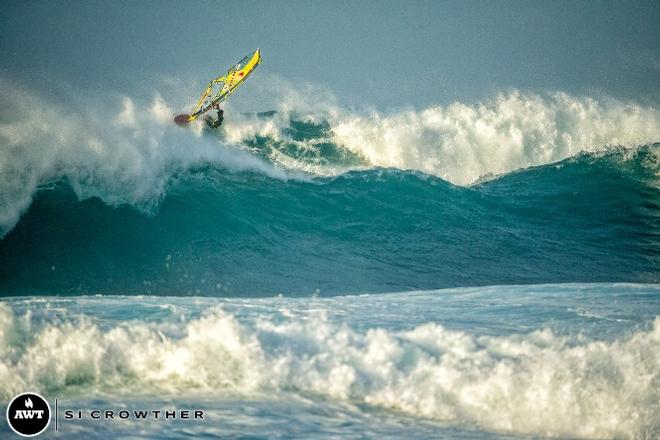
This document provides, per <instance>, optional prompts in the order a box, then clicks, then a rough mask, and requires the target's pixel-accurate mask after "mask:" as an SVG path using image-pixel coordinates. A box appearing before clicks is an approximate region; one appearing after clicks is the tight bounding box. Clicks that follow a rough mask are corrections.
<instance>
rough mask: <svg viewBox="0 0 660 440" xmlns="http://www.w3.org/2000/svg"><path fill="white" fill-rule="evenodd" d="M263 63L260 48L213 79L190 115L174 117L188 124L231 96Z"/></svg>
mask: <svg viewBox="0 0 660 440" xmlns="http://www.w3.org/2000/svg"><path fill="white" fill-rule="evenodd" d="M260 63H261V53H260V52H259V49H257V50H255V51H254V52H252V53H250V54H248V55H246V56H245V57H243V59H242V60H240V61H239V62H238V63H236V64H234V65H233V66H232V67H231V68H230V69H229V70H228V71H227V73H225V74H224V75H222V76H219V77H217V78H216V79H214V80H212V81H211V82H210V83H209V85H208V86H207V87H206V90H204V93H202V96H201V97H200V98H199V100H198V101H197V105H196V106H195V109H194V110H193V111H192V113H191V114H190V115H178V116H177V117H176V118H174V121H175V122H176V123H177V124H187V123H189V122H192V121H194V120H195V119H196V118H197V117H198V116H199V115H202V114H204V113H206V112H207V111H209V110H210V109H211V108H212V107H213V106H214V105H215V104H219V103H221V102H222V101H224V100H225V99H227V98H228V97H229V95H231V94H232V93H234V91H235V90H236V89H237V88H238V87H239V86H240V85H241V84H243V82H244V81H245V80H246V79H247V77H248V76H250V74H251V73H252V71H253V70H254V69H255V68H256V67H257V66H258V65H259V64H260Z"/></svg>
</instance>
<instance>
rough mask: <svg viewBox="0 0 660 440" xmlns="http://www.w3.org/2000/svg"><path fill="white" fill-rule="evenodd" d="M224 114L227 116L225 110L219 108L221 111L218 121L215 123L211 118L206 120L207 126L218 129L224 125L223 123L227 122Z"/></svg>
mask: <svg viewBox="0 0 660 440" xmlns="http://www.w3.org/2000/svg"><path fill="white" fill-rule="evenodd" d="M224 114H225V112H224V110H222V109H221V108H219V109H218V119H217V120H215V121H214V120H213V119H212V118H210V117H209V118H206V119H205V121H206V125H208V126H209V127H211V128H218V127H220V126H221V125H222V121H224V120H225V116H224Z"/></svg>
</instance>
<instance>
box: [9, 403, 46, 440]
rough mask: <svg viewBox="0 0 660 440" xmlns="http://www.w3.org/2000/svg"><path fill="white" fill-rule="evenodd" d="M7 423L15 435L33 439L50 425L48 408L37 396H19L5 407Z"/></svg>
mask: <svg viewBox="0 0 660 440" xmlns="http://www.w3.org/2000/svg"><path fill="white" fill-rule="evenodd" d="M7 423H9V427H10V428H11V429H12V430H13V431H14V432H15V433H16V434H18V435H22V436H23V437H34V436H36V435H39V434H41V433H42V432H44V430H45V429H46V428H47V427H48V425H49V424H50V406H49V405H48V402H47V401H46V399H44V398H43V397H41V396H40V395H39V394H36V393H22V394H19V395H18V396H16V397H14V398H13V399H12V401H11V402H9V406H7Z"/></svg>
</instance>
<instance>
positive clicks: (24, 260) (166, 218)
mask: <svg viewBox="0 0 660 440" xmlns="http://www.w3.org/2000/svg"><path fill="white" fill-rule="evenodd" d="M657 153H658V147H657V146H652V147H645V148H640V149H637V150H634V151H630V150H615V151H611V152H608V153H603V154H597V155H593V154H584V155H581V156H577V157H575V158H572V159H568V160H566V161H563V162H560V163H557V164H552V165H546V166H541V167H537V168H533V169H528V170H524V171H520V172H516V173H512V174H508V175H506V176H503V177H500V178H497V179H494V180H490V181H486V182H484V183H481V184H477V185H474V186H471V187H459V186H454V185H451V184H449V183H447V182H445V181H443V180H441V179H438V178H435V177H432V176H428V175H425V174H421V173H418V172H408V171H399V170H393V169H372V170H365V171H359V172H358V171H355V172H349V173H346V174H342V175H340V176H338V177H335V178H316V179H313V180H311V181H300V180H278V179H273V178H271V177H268V176H265V175H263V174H259V173H247V172H238V173H237V172H230V171H228V170H227V169H225V168H221V167H218V166H216V165H211V164H207V165H204V166H198V167H195V168H192V169H189V170H187V171H185V172H181V173H179V174H175V175H174V176H173V177H172V178H171V180H170V181H169V183H168V185H167V187H166V190H165V192H166V196H165V197H164V199H163V200H162V202H161V203H160V205H159V206H158V207H157V208H156V209H155V210H154V211H153V212H151V213H150V214H145V213H144V212H141V211H139V210H136V209H134V208H133V207H131V206H128V205H119V206H116V207H113V206H109V205H107V204H106V203H104V202H103V201H102V200H101V199H99V198H96V197H93V198H89V199H83V200H80V199H79V197H78V196H77V195H76V192H75V191H74V188H72V186H71V185H70V184H68V183H66V182H63V181H60V182H58V183H55V184H52V185H50V186H48V187H43V188H41V189H40V190H39V191H38V192H37V194H36V196H35V199H34V202H33V203H32V206H31V207H30V209H29V210H28V212H27V213H26V214H25V215H24V216H23V217H22V219H21V221H20V222H19V223H18V224H17V226H16V227H15V228H14V229H13V230H12V231H11V232H10V233H9V234H8V235H7V236H6V237H5V238H4V239H3V240H2V242H0V261H2V266H1V267H0V289H1V290H2V292H3V293H4V294H28V293H32V294H34V293H42V294H55V293H59V294H62V293H83V292H84V293H97V292H98V293H135V294H143V293H144V294H147V293H151V294H204V295H248V296H249V295H272V294H277V293H286V294H312V293H314V292H321V293H322V294H326V293H327V294H333V293H346V292H376V291H393V290H409V289H422V288H438V287H443V286H457V285H468V284H472V285H478V284H493V283H537V282H568V281H639V282H656V281H658V280H659V278H658V267H659V263H660V261H659V258H660V257H659V255H660V253H659V252H658V231H660V227H659V226H660V225H659V213H658V205H657V202H658V199H657V194H658V193H657V190H658V186H657V183H658V180H657V176H656V173H657V169H658V168H657V167H658V156H657Z"/></svg>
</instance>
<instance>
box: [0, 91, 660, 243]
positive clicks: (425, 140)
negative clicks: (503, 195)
mask: <svg viewBox="0 0 660 440" xmlns="http://www.w3.org/2000/svg"><path fill="white" fill-rule="evenodd" d="M280 82H281V83H282V84H284V85H282V84H280V86H279V87H278V88H277V90H278V91H279V93H280V95H281V96H279V98H278V99H277V100H276V102H277V106H276V107H277V108H276V110H277V113H276V114H275V115H273V116H272V117H267V118H263V117H257V116H250V115H242V114H240V113H238V112H234V113H231V112H230V113H231V123H230V124H229V123H227V124H225V127H224V129H223V132H224V140H223V141H219V140H218V139H217V138H213V137H210V136H202V134H201V124H194V125H193V127H192V130H182V129H180V128H178V127H176V126H174V125H173V124H172V117H173V115H174V110H173V108H172V106H171V105H170V104H168V103H167V102H165V100H164V99H163V98H161V96H160V95H158V94H156V95H155V96H154V97H153V98H152V99H147V100H146V101H141V100H139V99H133V98H130V97H126V96H123V97H118V96H111V95H108V96H106V97H105V99H101V100H99V99H96V100H95V103H96V104H95V106H94V108H93V110H92V109H90V107H89V105H88V103H87V102H85V101H80V100H77V99H74V98H72V99H70V102H69V103H67V104H57V103H53V102H49V100H48V99H46V98H44V97H37V96H35V95H34V94H32V93H29V92H27V91H25V90H24V89H21V88H20V87H18V86H16V84H13V83H11V82H9V81H7V80H0V90H2V92H1V94H0V103H1V104H2V108H4V109H12V111H11V112H8V111H6V110H5V111H4V112H3V113H2V115H1V118H0V232H2V231H3V230H4V231H5V232H6V231H7V230H9V229H11V227H13V225H14V224H15V223H16V221H17V220H18V218H19V216H20V214H21V213H22V212H23V211H24V210H25V209H26V208H27V207H28V206H29V204H30V203H31V200H32V196H33V193H34V190H35V188H36V187H37V186H38V185H40V184H43V183H44V182H46V181H48V180H51V179H57V178H61V177H65V178H67V179H68V180H69V181H70V182H71V183H72V185H73V186H74V188H75V189H76V191H77V192H78V194H79V196H81V197H86V196H90V195H98V196H100V197H102V198H103V199H104V200H105V201H106V202H108V203H124V202H125V203H130V204H133V205H136V206H139V207H144V208H149V207H150V206H153V205H154V204H156V203H158V201H159V200H160V199H161V198H162V197H163V195H164V190H165V186H166V184H167V182H168V179H169V177H170V175H171V173H172V171H173V170H178V169H182V168H184V169H185V168H186V167H188V166H190V165H191V164H195V163H198V162H200V161H212V162H218V163H221V164H223V165H224V166H226V167H228V168H230V169H233V170H244V169H250V170H256V171H259V172H263V173H265V174H267V175H270V176H272V177H276V178H287V176H291V173H292V172H293V170H295V171H296V172H298V171H304V172H307V173H311V174H316V175H336V174H338V173H342V172H345V171H346V170H347V169H349V168H354V167H356V166H360V167H372V166H383V167H395V168H401V169H416V170H421V171H424V172H426V173H429V174H433V175H436V176H439V177H441V178H443V179H446V180H448V181H450V182H452V183H455V184H470V183H472V182H474V181H476V180H477V179H478V178H479V177H481V176H483V175H488V174H500V173H506V172H508V171H512V170H515V169H518V168H522V167H527V166H531V165H540V164H544V163H548V162H552V161H557V160H560V159H563V158H566V157H569V156H571V155H574V154H576V153H578V152H580V151H598V150H600V149H603V148H604V147H605V146H607V145H619V144H621V145H626V146H633V145H636V144H645V143H650V142H654V141H658V140H659V139H660V114H659V113H658V111H657V110H655V109H654V108H648V107H641V106H639V105H635V104H627V103H622V102H619V101H615V100H611V99H605V100H600V101H599V100H595V99H592V98H576V97H572V96H569V95H566V94H563V93H557V94H555V95H550V96H539V95H531V94H522V93H520V92H516V91H514V92H511V93H509V94H503V95H500V96H498V97H496V98H494V99H492V100H490V101H485V102H484V103H482V104H478V105H467V104H461V103H455V104H452V105H449V106H446V107H441V106H436V107H430V108H427V109H424V110H421V111H416V110H405V111H399V112H390V113H379V112H377V111H370V112H367V111H359V110H349V109H346V108H342V107H340V106H338V105H337V104H336V103H335V100H334V99H333V98H332V97H331V94H329V93H328V92H327V91H323V93H317V91H316V90H315V89H314V88H313V87H311V86H306V87H304V88H302V89H301V90H296V89H295V88H293V87H291V86H286V84H285V82H282V81H280ZM76 103H79V104H76ZM35 109H38V111H35ZM260 110H263V109H260ZM291 118H297V119H301V120H305V121H314V122H316V123H320V122H322V121H326V122H328V123H329V125H330V126H329V129H328V131H327V133H324V134H323V136H324V137H323V138H317V139H306V140H293V139H292V138H291V135H290V133H289V131H288V130H287V129H288V128H290V121H291ZM256 136H260V137H265V138H268V139H270V141H271V142H274V143H278V142H280V143H285V144H286V143H289V144H293V145H295V146H296V148H297V149H298V150H300V151H303V152H305V154H302V155H301V157H298V156H296V155H295V154H294V155H291V154H288V153H287V152H286V151H285V150H286V149H281V148H273V149H272V152H271V154H270V159H271V160H272V162H273V163H270V164H269V163H266V162H265V161H262V160H260V159H257V158H256V157H255V156H253V155H251V154H250V153H249V152H247V151H245V150H248V148H246V147H245V142H246V141H247V140H251V139H254V138H255V137H256ZM330 142H331V143H334V144H335V145H336V146H337V148H338V149H339V150H342V149H343V150H344V151H346V152H348V153H349V154H352V155H353V156H354V157H355V156H356V157H358V158H362V160H363V162H362V163H358V164H356V163H355V160H352V161H349V162H350V163H346V164H345V163H332V161H328V160H325V159H324V158H320V160H311V161H310V160H307V159H306V157H309V156H314V151H317V150H319V144H321V143H330ZM308 153H309V154H308ZM319 154H320V153H319ZM317 156H318V155H317ZM340 162H341V161H340ZM284 169H286V170H288V172H285V171H283V170H284ZM294 175H295V173H294Z"/></svg>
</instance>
